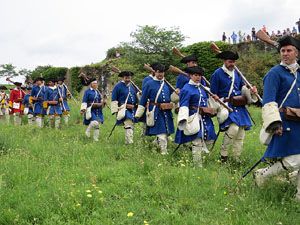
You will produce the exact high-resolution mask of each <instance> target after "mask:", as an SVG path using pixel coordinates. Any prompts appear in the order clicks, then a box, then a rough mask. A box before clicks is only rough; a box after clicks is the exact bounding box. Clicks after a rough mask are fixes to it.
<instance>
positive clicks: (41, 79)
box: [33, 77, 45, 83]
mask: <svg viewBox="0 0 300 225" xmlns="http://www.w3.org/2000/svg"><path fill="white" fill-rule="evenodd" d="M43 80H45V79H44V78H43V77H37V78H35V80H34V81H33V82H34V83H35V82H37V81H43Z"/></svg>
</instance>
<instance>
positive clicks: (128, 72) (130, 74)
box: [118, 70, 134, 77]
mask: <svg viewBox="0 0 300 225" xmlns="http://www.w3.org/2000/svg"><path fill="white" fill-rule="evenodd" d="M133 75H134V73H133V72H131V71H129V70H126V71H122V72H121V73H119V75H118V77H126V76H133Z"/></svg>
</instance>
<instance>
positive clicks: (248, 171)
mask: <svg viewBox="0 0 300 225" xmlns="http://www.w3.org/2000/svg"><path fill="white" fill-rule="evenodd" d="M261 161H262V159H259V160H258V161H257V162H256V163H255V164H254V165H253V166H252V167H251V168H250V169H249V170H247V171H246V172H245V173H244V174H243V175H242V176H241V178H240V179H239V180H238V181H237V184H238V183H240V182H241V180H242V179H243V178H244V177H246V176H247V175H248V174H249V173H250V172H251V171H252V170H253V169H254V168H255V167H256V166H257V165H258V164H260V163H261Z"/></svg>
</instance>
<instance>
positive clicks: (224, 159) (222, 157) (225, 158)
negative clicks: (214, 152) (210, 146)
mask: <svg viewBox="0 0 300 225" xmlns="http://www.w3.org/2000/svg"><path fill="white" fill-rule="evenodd" d="M220 159H221V162H222V163H225V162H227V161H228V156H223V155H221V158H220Z"/></svg>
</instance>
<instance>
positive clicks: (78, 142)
mask: <svg viewBox="0 0 300 225" xmlns="http://www.w3.org/2000/svg"><path fill="white" fill-rule="evenodd" d="M72 108H73V110H72V115H71V118H70V126H69V127H68V128H66V127H62V129H61V130H58V131H55V130H54V129H50V128H47V127H46V128H44V129H43V130H40V129H39V128H38V127H35V126H28V125H24V126H21V127H15V126H13V125H9V126H5V125H4V124H1V125H0V126H1V129H0V134H1V138H0V224H263V225H264V224H288V225H293V224H295V225H296V224H300V204H299V203H296V202H295V201H294V194H295V191H296V188H295V186H292V185H290V184H288V183H285V182H282V181H279V180H277V179H274V180H271V182H269V183H268V185H267V186H266V188H265V189H259V188H257V187H255V185H254V182H253V179H252V174H249V175H248V176H247V177H246V178H245V179H243V180H242V181H241V183H240V184H238V185H236V182H237V180H238V179H239V178H240V176H241V175H242V174H243V173H244V172H245V171H246V170H247V169H248V168H249V167H251V166H252V165H253V164H254V163H255V162H256V161H257V160H258V159H259V158H260V157H261V156H262V155H263V153H264V149H265V147H264V146H262V145H261V144H260V142H259V139H258V135H259V130H260V127H261V114H260V109H259V108H255V107H251V108H250V109H249V110H250V112H251V114H252V116H253V118H254V120H255V121H256V126H254V127H253V129H252V130H250V131H247V132H246V138H245V142H244V148H243V153H242V156H241V159H242V162H241V163H234V162H230V163H227V164H221V163H220V161H219V153H218V149H219V148H220V144H221V140H222V136H223V134H221V137H220V138H219V140H218V142H217V145H216V147H215V149H214V151H213V152H212V153H211V154H205V153H204V163H203V166H204V168H203V169H198V168H194V167H193V164H192V155H191V152H190V150H189V149H188V148H187V149H184V148H183V147H181V148H180V149H179V150H178V152H177V153H176V154H175V155H171V154H169V155H167V156H162V155H160V154H159V152H158V151H157V149H155V148H153V147H152V146H151V141H152V139H153V138H151V137H147V138H146V140H143V139H141V138H140V128H139V125H137V129H136V130H135V137H134V140H135V144H134V145H124V129H123V128H122V127H117V128H116V129H115V131H114V133H113V135H112V137H111V138H110V140H107V136H108V134H109V132H110V130H111V128H112V126H113V125H114V123H115V117H113V116H111V115H110V112H109V110H108V109H104V116H105V122H104V124H103V125H102V126H101V128H100V141H99V142H93V141H91V140H89V139H88V138H87V137H85V135H84V131H85V129H86V127H85V126H84V125H82V123H81V120H82V117H81V116H80V115H79V109H78V108H76V107H75V106H74V105H72ZM173 136H174V135H173ZM175 147H176V144H174V143H170V144H169V152H171V151H173V149H174V148H175ZM260 166H264V165H260Z"/></svg>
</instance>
